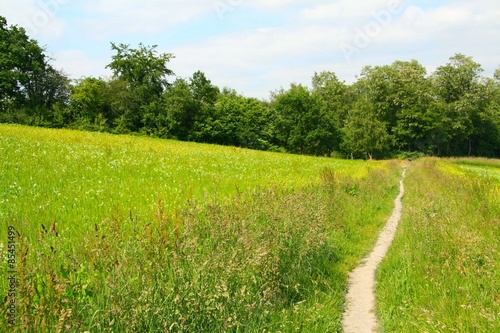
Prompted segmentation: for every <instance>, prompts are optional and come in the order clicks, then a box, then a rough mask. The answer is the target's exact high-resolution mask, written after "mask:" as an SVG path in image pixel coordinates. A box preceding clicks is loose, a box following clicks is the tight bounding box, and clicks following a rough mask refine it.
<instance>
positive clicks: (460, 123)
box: [431, 54, 482, 155]
mask: <svg viewBox="0 0 500 333" xmlns="http://www.w3.org/2000/svg"><path fill="white" fill-rule="evenodd" d="M481 72H482V68H481V65H479V64H477V63H476V62H474V61H473V60H472V58H471V57H466V56H464V55H463V54H456V55H455V56H453V57H451V58H450V62H449V63H448V64H446V65H444V66H440V67H438V68H437V70H436V72H435V73H434V74H433V76H432V78H431V79H432V83H433V91H434V92H435V93H436V96H437V99H438V100H437V102H438V103H441V104H442V105H443V108H444V111H445V112H444V117H445V121H444V124H445V128H444V130H445V132H446V133H447V136H448V138H449V139H448V140H447V143H446V154H447V155H471V154H472V153H473V151H472V148H473V141H472V140H473V133H474V131H475V128H474V119H477V117H478V112H479V109H478V104H477V103H478V102H479V101H480V100H481V98H482V97H481V94H480V91H481V89H480V87H479V86H480V84H479V79H480V76H479V74H480V73H481Z"/></svg>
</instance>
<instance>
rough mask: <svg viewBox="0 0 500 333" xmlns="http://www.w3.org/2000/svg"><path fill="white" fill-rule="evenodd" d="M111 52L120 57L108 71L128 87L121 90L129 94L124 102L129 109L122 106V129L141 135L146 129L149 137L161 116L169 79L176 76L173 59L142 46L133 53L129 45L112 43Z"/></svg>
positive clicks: (154, 47)
mask: <svg viewBox="0 0 500 333" xmlns="http://www.w3.org/2000/svg"><path fill="white" fill-rule="evenodd" d="M111 48H112V50H114V51H116V54H115V55H114V56H112V61H111V63H110V64H109V65H108V66H107V68H110V69H111V70H112V71H113V78H114V80H117V81H122V82H124V83H125V85H122V86H121V88H122V89H123V88H125V89H128V90H129V91H128V92H127V93H126V94H125V95H126V101H124V102H123V103H124V104H126V106H125V105H122V106H120V109H122V112H121V114H122V115H121V117H120V118H119V119H118V121H119V122H120V125H119V127H122V128H123V130H124V131H127V130H130V131H139V130H141V129H142V128H143V127H146V128H145V131H146V132H147V133H149V132H150V130H151V128H150V127H151V121H153V122H154V119H155V118H157V117H158V115H159V113H160V112H161V108H159V107H158V105H159V103H161V101H159V100H160V98H161V96H162V94H163V93H164V91H165V89H166V88H167V87H168V86H169V82H168V80H167V79H168V76H170V75H173V74H174V73H173V71H172V70H170V69H169V68H168V67H167V64H168V62H169V61H170V59H172V58H173V55H172V54H170V53H162V54H159V53H158V52H157V51H156V48H157V45H153V46H151V47H148V46H144V45H143V44H139V48H137V49H132V48H130V46H129V45H126V44H118V45H117V44H114V43H111ZM131 95H133V97H131ZM131 101H133V102H132V103H131Z"/></svg>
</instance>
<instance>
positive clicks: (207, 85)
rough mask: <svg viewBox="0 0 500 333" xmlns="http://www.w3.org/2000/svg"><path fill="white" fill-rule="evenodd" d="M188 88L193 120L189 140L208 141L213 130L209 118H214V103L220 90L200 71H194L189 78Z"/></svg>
mask: <svg viewBox="0 0 500 333" xmlns="http://www.w3.org/2000/svg"><path fill="white" fill-rule="evenodd" d="M189 89H190V91H191V94H192V96H193V99H192V102H193V105H192V107H193V109H192V113H191V115H190V118H191V119H193V120H194V121H193V124H192V129H191V131H190V135H189V140H193V141H197V142H210V140H211V139H210V138H211V137H212V133H211V131H212V130H213V127H212V124H211V119H214V118H215V114H214V113H215V103H216V102H217V99H218V97H219V94H220V90H219V88H218V87H217V86H215V85H213V84H212V82H211V81H210V80H209V79H208V78H207V77H206V76H205V73H203V72H202V71H197V72H195V73H194V74H193V76H192V77H191V78H190V79H189Z"/></svg>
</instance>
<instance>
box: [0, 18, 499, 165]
mask: <svg viewBox="0 0 500 333" xmlns="http://www.w3.org/2000/svg"><path fill="white" fill-rule="evenodd" d="M111 50H112V51H113V52H114V54H113V56H112V57H111V61H110V63H109V64H108V66H107V67H108V68H109V69H111V71H112V73H113V76H112V77H111V78H109V79H103V78H95V77H85V78H80V79H77V80H70V79H68V78H67V77H66V75H65V74H64V73H63V72H62V71H59V70H56V69H55V68H54V67H53V66H52V65H51V59H50V58H49V57H47V56H46V55H45V50H44V48H42V47H40V46H39V45H38V42H37V41H36V40H33V39H31V38H29V36H27V35H26V32H25V30H24V29H23V28H20V27H17V26H8V25H7V21H6V19H5V18H3V17H1V16H0V122H8V123H22V124H29V125H41V126H50V127H70V128H77V129H83V130H92V131H108V132H113V133H140V134H143V135H150V136H155V137H161V138H170V139H178V140H188V141H197V142H206V143H214V144H221V145H233V146H239V147H245V148H251V149H261V150H274V151H286V152H290V153H297V154H310V155H318V156H331V155H334V156H344V157H357V158H373V157H375V158H388V157H398V156H403V157H404V156H411V155H419V154H428V155H436V156H486V157H500V67H499V68H498V69H497V70H496V71H495V73H494V75H493V77H491V78H487V77H483V76H481V74H482V72H483V69H482V66H481V65H480V64H478V63H476V62H475V61H474V60H473V58H472V57H469V56H466V55H463V54H455V55H453V56H452V57H450V59H449V61H448V63H446V64H444V65H442V66H439V67H438V68H437V69H436V70H435V71H434V72H433V73H427V71H426V69H425V67H424V66H423V65H422V64H420V63H419V62H418V61H417V60H410V61H400V60H398V61H395V62H393V63H392V64H389V65H383V66H366V67H364V68H363V70H362V71H361V73H360V75H359V77H358V79H357V81H356V82H354V83H352V84H346V83H345V82H343V81H341V80H339V78H338V77H337V75H336V74H335V73H333V72H330V71H323V72H318V73H314V75H313V77H312V80H311V87H308V86H305V85H302V84H296V83H292V84H290V86H289V87H288V88H281V89H278V90H276V91H275V92H272V93H271V96H270V100H269V101H264V100H258V99H255V98H249V97H245V96H243V95H240V94H238V93H236V92H235V91H234V90H233V89H231V88H229V87H224V88H222V89H221V88H219V87H217V86H216V85H214V84H213V83H212V82H211V80H210V79H209V78H208V77H207V76H206V74H205V73H204V72H202V71H199V70H198V71H195V72H194V73H193V75H192V76H191V77H189V78H183V77H176V76H175V74H174V72H173V71H172V70H171V69H170V67H169V66H170V65H169V63H170V61H171V60H172V59H174V55H173V54H171V53H160V52H158V50H157V46H156V45H153V46H146V45H143V44H139V45H138V47H131V46H130V45H127V44H117V43H111Z"/></svg>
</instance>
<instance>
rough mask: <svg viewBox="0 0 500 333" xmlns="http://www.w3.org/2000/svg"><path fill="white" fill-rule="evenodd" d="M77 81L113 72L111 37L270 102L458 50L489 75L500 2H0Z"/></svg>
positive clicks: (496, 48) (495, 62)
mask: <svg viewBox="0 0 500 333" xmlns="http://www.w3.org/2000/svg"><path fill="white" fill-rule="evenodd" d="M0 15H2V16H5V17H6V18H7V21H8V23H9V24H17V25H20V26H23V27H25V28H26V30H27V31H28V33H29V35H30V36H31V37H33V38H35V39H37V40H38V41H39V43H40V44H41V45H44V46H45V47H46V49H47V53H48V54H49V55H51V56H52V57H53V58H54V65H55V66H56V67H57V68H59V69H62V70H64V71H65V72H66V73H67V74H68V75H70V77H72V78H75V79H77V78H80V77H84V76H101V77H107V76H109V75H110V72H109V71H108V70H107V69H106V68H105V67H106V65H107V64H108V63H109V62H110V58H111V55H112V51H111V48H110V42H115V43H126V44H130V45H131V46H137V44H138V43H140V42H142V43H144V44H146V45H158V50H159V51H160V52H166V53H173V54H174V55H175V58H174V59H172V60H171V63H170V68H171V69H172V70H173V71H174V72H175V73H176V75H177V76H180V77H190V76H191V75H192V74H193V73H194V72H195V71H197V70H201V71H203V72H205V74H206V75H207V77H208V78H209V79H211V80H212V82H213V83H214V84H216V85H218V86H219V87H221V88H222V87H225V86H226V87H230V88H233V89H235V90H236V91H238V92H239V93H242V94H244V95H245V96H249V97H257V98H263V99H266V98H268V97H269V95H270V92H271V91H274V90H277V89H280V88H281V87H283V88H287V87H288V86H289V85H290V83H292V82H294V83H302V84H305V85H310V81H311V77H312V76H313V75H314V72H320V71H323V70H328V71H332V72H335V73H336V74H337V76H338V77H339V78H340V79H341V80H344V81H346V82H348V83H351V82H353V81H355V80H356V76H357V75H359V73H360V72H361V69H362V68H363V66H365V65H385V64H390V63H392V62H393V61H395V60H411V59H416V60H418V61H420V63H422V64H423V65H424V66H425V67H426V68H427V70H428V73H429V74H430V73H432V72H433V71H434V70H435V69H436V67H437V66H440V65H444V64H446V62H447V61H448V59H449V57H451V56H453V55H454V54H455V53H463V54H465V55H468V56H472V57H473V59H474V60H475V61H476V62H478V63H480V64H481V65H482V66H483V68H484V70H485V71H484V73H483V75H484V76H492V74H493V72H494V70H495V69H496V68H498V67H499V66H500V56H499V55H500V19H499V18H500V1H498V0H476V1H465V0H456V1H444V0H438V1H431V0H371V1H361V0H337V1H336V0H333V1H332V0H318V1H300V0H267V1H265V0H183V1H179V0H177V1H174V0H143V1H139V0H90V1H81V0H0Z"/></svg>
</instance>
